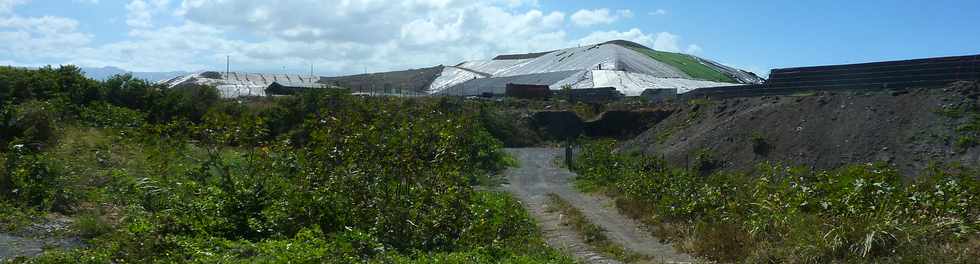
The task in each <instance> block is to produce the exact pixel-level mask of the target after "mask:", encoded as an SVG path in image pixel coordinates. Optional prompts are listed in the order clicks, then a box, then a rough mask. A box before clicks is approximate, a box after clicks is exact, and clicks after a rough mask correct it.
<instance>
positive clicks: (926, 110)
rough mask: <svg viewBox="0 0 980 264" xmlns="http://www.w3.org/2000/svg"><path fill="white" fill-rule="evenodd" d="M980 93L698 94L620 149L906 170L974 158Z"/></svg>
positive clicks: (972, 88)
mask: <svg viewBox="0 0 980 264" xmlns="http://www.w3.org/2000/svg"><path fill="white" fill-rule="evenodd" d="M978 95H980V88H978V87H977V84H976V83H966V82H960V83H955V84H952V85H950V86H948V87H946V88H944V89H918V90H908V91H884V92H874V93H867V92H855V93H826V92H823V93H816V94H806V95H798V96H765V97H751V98H733V99H724V100H717V101H708V100H692V101H691V102H688V103H687V104H685V105H683V106H679V110H678V112H676V113H674V114H673V115H671V116H670V117H668V118H667V119H665V120H664V121H663V122H661V123H659V124H657V125H656V126H654V127H652V128H651V129H649V130H647V131H646V132H644V133H643V134H642V135H640V136H638V137H637V138H635V139H634V140H632V141H629V142H627V143H625V144H624V145H623V146H622V150H623V151H642V152H644V153H646V154H652V155H657V156H663V157H665V158H666V159H668V160H669V161H671V162H673V163H675V164H681V165H683V164H685V163H687V164H690V163H691V162H693V161H695V159H696V158H695V157H696V156H698V154H699V153H700V154H701V155H702V156H703V155H705V153H707V154H709V155H710V156H712V157H713V158H714V159H716V160H719V161H722V162H723V164H724V165H723V167H725V168H727V169H735V170H751V169H753V168H754V166H755V165H757V164H758V163H760V162H762V161H767V160H769V161H780V162H784V163H788V164H791V165H808V166H812V167H814V168H818V169H830V168H836V167H839V166H841V165H844V164H853V163H866V162H886V163H889V164H891V165H894V166H896V167H897V168H899V169H900V170H901V171H902V172H903V173H904V174H906V175H913V174H915V173H918V172H920V171H921V170H922V169H924V168H926V167H927V166H928V165H929V164H930V163H931V162H936V163H939V164H948V163H954V162H959V163H962V164H964V165H974V166H975V165H977V164H978V163H980V147H977V146H975V145H976V142H977V138H976V137H977V133H978V132H976V131H973V130H975V129H977V128H970V125H969V124H976V123H980V120H978V119H980V103H978V102H977V97H978ZM964 128H966V129H964ZM971 129H973V130H971ZM971 140H972V142H973V144H970V143H971Z"/></svg>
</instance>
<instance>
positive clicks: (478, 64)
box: [456, 60, 531, 76]
mask: <svg viewBox="0 0 980 264" xmlns="http://www.w3.org/2000/svg"><path fill="white" fill-rule="evenodd" d="M529 61H531V60H480V61H467V62H463V63H460V64H459V65H456V67H460V68H466V69H470V70H474V71H478V72H483V73H487V74H490V75H493V76H498V75H501V73H502V72H504V71H507V70H510V69H511V68H514V67H518V66H521V65H523V64H526V63H528V62H529Z"/></svg>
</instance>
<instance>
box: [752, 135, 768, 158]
mask: <svg viewBox="0 0 980 264" xmlns="http://www.w3.org/2000/svg"><path fill="white" fill-rule="evenodd" d="M749 142H752V153H755V154H756V155H759V156H763V157H765V156H767V155H769V151H770V150H771V149H772V146H771V145H769V142H768V141H766V137H765V136H763V135H762V133H759V132H752V135H751V136H750V137H749Z"/></svg>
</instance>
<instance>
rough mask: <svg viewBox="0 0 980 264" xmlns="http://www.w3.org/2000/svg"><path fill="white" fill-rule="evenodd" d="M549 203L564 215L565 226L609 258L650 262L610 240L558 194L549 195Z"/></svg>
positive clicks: (553, 208) (551, 208)
mask: <svg viewBox="0 0 980 264" xmlns="http://www.w3.org/2000/svg"><path fill="white" fill-rule="evenodd" d="M548 201H549V206H548V209H549V210H555V211H557V212H560V213H561V214H562V216H563V217H562V224H563V225H571V226H572V228H574V229H575V231H576V233H578V234H579V235H581V237H582V240H584V241H585V243H587V244H589V246H592V247H593V248H595V249H597V250H599V252H602V253H603V254H604V255H606V256H607V257H610V258H612V259H615V260H619V261H622V262H626V263H632V262H636V261H640V260H649V259H648V258H647V257H645V256H643V255H640V254H637V253H634V252H631V251H629V250H628V249H626V248H623V246H622V245H619V244H616V243H615V242H613V241H612V240H609V238H608V237H606V234H604V233H603V232H605V230H603V229H602V228H601V227H599V226H596V225H595V224H592V222H589V219H587V218H585V215H583V214H582V211H579V210H578V208H575V206H572V205H571V204H569V203H568V201H565V199H562V198H561V197H560V196H558V195H557V194H554V193H549V194H548Z"/></svg>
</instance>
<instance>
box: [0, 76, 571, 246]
mask: <svg viewBox="0 0 980 264" xmlns="http://www.w3.org/2000/svg"><path fill="white" fill-rule="evenodd" d="M64 68H65V67H62V69H64ZM0 73H2V74H0V82H3V83H0V88H3V89H2V90H0V92H3V93H5V94H10V93H20V94H18V95H17V96H18V97H16V98H14V97H9V98H13V99H11V100H9V101H7V102H9V103H4V104H3V105H2V109H0V110H2V111H3V113H4V116H5V117H13V118H14V119H13V120H15V121H17V122H13V123H11V124H16V126H10V128H11V129H7V127H4V129H5V130H4V131H3V132H4V133H9V134H5V135H9V137H8V136H5V137H4V139H5V140H6V139H8V138H9V139H10V141H11V142H15V143H12V145H14V144H16V147H12V148H11V149H9V150H3V151H6V152H5V153H6V154H5V156H4V157H3V158H2V159H0V161H3V164H2V165H3V166H2V167H0V173H2V175H0V176H3V178H0V180H3V181H2V182H0V192H2V199H3V201H4V204H5V205H7V206H9V205H13V207H16V208H22V210H38V211H41V212H47V211H61V212H64V213H67V214H69V215H72V217H73V218H75V220H76V222H75V224H74V225H73V229H74V232H76V235H78V236H81V237H83V238H85V239H86V240H87V241H86V242H87V244H88V245H89V246H87V247H84V248H78V249H74V250H70V251H60V250H50V251H48V252H47V253H46V254H44V255H42V256H40V257H38V258H36V259H33V260H32V261H36V262H42V263H63V262H92V263H105V262H124V263H125V262H136V263H144V262H207V263H211V262H286V261H295V262H315V263H323V262H330V263H351V262H378V263H393V262H394V263H428V262H432V261H448V262H478V263H496V262H513V263H535V262H538V263H539V262H564V263H567V262H570V260H569V259H567V258H565V257H562V256H560V255H558V254H556V253H555V252H554V251H553V250H550V249H548V248H547V247H546V246H544V243H543V242H542V241H541V239H540V237H538V235H537V231H536V230H535V226H534V223H533V222H532V221H531V220H530V219H529V217H528V216H527V214H526V213H525V212H524V211H523V209H522V208H521V207H520V206H519V204H517V202H516V201H514V200H513V199H511V198H510V197H508V196H507V195H504V194H500V193H493V192H486V191H477V190H476V189H475V188H473V184H475V183H477V182H479V181H478V180H477V179H478V178H481V177H486V176H485V175H487V174H489V173H495V172H497V171H499V170H501V169H502V167H503V166H504V156H503V153H502V152H501V151H500V147H501V143H500V141H498V140H496V139H495V138H494V137H493V136H491V134H490V133H488V132H487V130H486V129H485V128H484V126H483V122H479V120H478V116H477V112H475V111H469V110H467V109H474V107H476V106H474V105H473V104H471V103H465V102H460V101H458V100H445V99H391V98H359V97H353V96H350V95H347V94H346V93H343V92H342V91H320V92H310V93H304V94H300V95H297V96H291V97H281V98H256V99H249V100H243V101H238V100H235V101H233V100H222V99H220V98H219V96H218V93H217V92H216V90H215V89H214V88H212V87H194V86H190V87H181V88H177V89H161V88H159V87H155V86H153V85H151V84H149V83H147V82H145V81H140V80H136V79H133V78H132V76H128V75H123V76H116V77H113V78H111V79H109V80H107V81H106V82H102V83H97V82H91V81H85V82H76V81H77V80H76V78H74V77H77V76H78V74H79V72H78V71H77V70H72V69H71V68H69V69H67V70H61V69H59V70H52V69H50V68H46V69H41V70H37V71H30V70H21V69H13V68H0ZM59 74H63V75H67V76H68V77H72V78H62V77H58V75H59ZM47 78H53V79H57V80H70V81H62V82H60V83H59V82H50V83H49V82H48V81H47ZM79 80H86V79H84V78H83V79H79ZM75 83H81V84H86V85H87V84H94V85H95V87H96V88H98V89H95V91H94V92H93V91H92V90H89V89H88V88H78V87H80V86H79V85H76V84H75ZM10 87H27V88H24V89H19V88H18V89H8V88H10ZM86 87H87V86H86ZM78 89H82V91H79V90H78ZM25 90H26V91H28V92H25ZM72 94H84V95H85V96H81V97H83V98H85V100H77V101H76V100H74V99H73V98H74V97H73V96H74V95H72ZM89 95H91V96H89ZM47 105H52V106H55V107H47ZM25 117H30V118H25ZM8 120H9V119H8ZM21 120H29V121H21ZM55 121H57V122H55ZM7 123H10V122H7ZM40 132H46V133H47V134H43V133H40ZM52 138H60V140H49V139H52ZM29 141H38V142H40V141H45V142H51V143H48V144H49V145H50V146H48V147H45V148H27V147H26V146H27V145H23V146H22V145H20V144H19V142H29ZM0 150H2V148H0ZM29 208H33V209H29ZM8 211H9V210H7V209H4V210H2V211H0V213H4V212H8ZM0 216H3V217H0V220H3V219H15V218H14V217H6V216H5V215H0ZM0 226H10V225H7V224H6V223H2V222H0Z"/></svg>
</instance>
